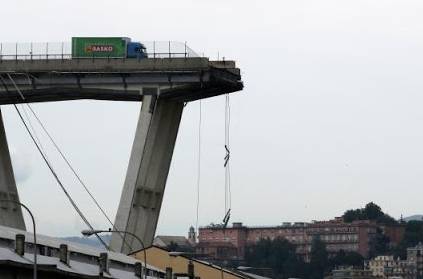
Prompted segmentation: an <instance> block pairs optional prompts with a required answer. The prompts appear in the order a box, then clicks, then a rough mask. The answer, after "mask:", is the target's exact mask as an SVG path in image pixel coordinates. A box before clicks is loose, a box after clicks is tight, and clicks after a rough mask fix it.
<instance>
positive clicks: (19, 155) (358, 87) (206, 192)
mask: <svg viewBox="0 0 423 279" xmlns="http://www.w3.org/2000/svg"><path fill="white" fill-rule="evenodd" d="M3 2H4V3H2V5H1V6H2V15H1V17H0V26H2V27H3V28H2V31H1V33H0V41H2V42H15V41H19V42H29V41H34V42H44V41H51V42H57V41H70V39H71V37H72V36H128V37H131V38H133V39H134V40H139V41H153V40H172V41H187V42H188V45H189V46H190V47H191V48H193V49H194V50H195V51H197V52H198V53H200V54H201V53H204V54H205V55H206V56H209V57H210V58H211V59H216V58H217V55H218V53H219V55H220V56H225V57H226V59H233V60H236V62H237V65H238V66H239V67H240V68H241V69H242V75H243V80H244V82H245V89H244V90H243V91H242V92H239V93H235V94H232V95H231V108H232V115H231V117H232V123H231V152H232V159H231V160H232V161H231V164H232V165H231V168H232V212H233V214H232V219H231V221H242V222H244V223H246V224H248V225H278V224H280V223H282V222H286V221H311V220H325V219H329V218H332V217H334V216H339V215H341V214H342V213H343V211H344V210H346V209H349V208H357V207H362V206H364V204H365V203H366V202H369V201H374V202H376V203H377V204H379V205H381V206H382V208H383V209H384V210H385V211H387V212H388V213H390V214H391V215H392V216H394V217H397V218H399V217H400V215H401V214H404V216H407V215H411V214H416V213H422V212H423V209H422V194H423V187H422V186H423V185H422V184H423V172H422V167H423V131H422V128H421V127H422V125H423V109H422V108H423V94H422V93H423V90H422V89H423V79H422V73H423V71H422V70H423V63H422V62H423V36H422V34H423V2H422V1H417V0H416V1H408V0H397V1H390V0H354V1H343V0H333V1H329V0H319V1H315V0H308V1H306V0H290V1H286V0H274V1H266V0H260V1H251V0H248V1H245V0H225V1H223V0H213V1H212V0H201V1H198V0H197V1H194V0H191V1H190V0H180V1H162V0H155V1H133V0H121V1H109V0H91V1H86V0H84V1H82V0H72V1H70V0H69V1H64V0H60V1H59V0H38V1H33V0H25V1H24V0H14V1H3ZM33 108H34V109H35V110H36V111H37V112H38V113H39V116H40V118H41V119H42V120H43V121H44V123H45V125H46V126H47V127H48V129H49V131H50V132H51V134H52V135H53V136H54V137H55V139H56V140H57V141H58V143H59V145H60V146H61V147H62V149H63V150H64V151H65V153H66V154H67V155H68V156H69V159H70V160H71V161H72V162H73V164H74V166H75V167H76V168H77V169H78V170H79V172H80V174H81V176H82V177H83V178H84V180H85V181H86V182H87V184H88V185H89V187H90V189H91V190H92V192H93V193H94V194H95V196H96V197H97V198H98V200H99V202H100V203H101V204H103V205H104V207H105V208H106V210H107V212H108V214H109V215H110V216H111V218H112V219H114V215H115V213H116V210H117V207H118V203H119V199H120V192H121V189H122V185H123V181H124V178H125V170H126V167H127V164H128V160H129V153H130V149H131V145H132V140H133V136H134V133H135V126H136V122H137V118H138V113H139V110H140V104H139V103H129V102H128V103H125V102H120V103H119V102H99V101H76V102H63V103H44V104H34V105H33ZM198 108H199V104H198V102H193V103H190V104H188V106H187V107H186V108H185V110H184V114H183V118H182V123H181V126H180V132H179V135H178V139H177V144H176V147H175V153H174V158H173V161H172V166H171V170H170V173H169V178H168V183H167V188H166V193H165V197H164V203H163V208H162V212H161V216H160V221H159V226H158V233H159V234H181V235H182V234H186V232H187V230H188V227H189V226H190V225H193V224H194V223H195V212H196V210H195V204H196V168H197V163H196V157H197V140H198V137H197V133H198V130H197V129H198V119H199V117H198V115H199V110H198ZM1 109H2V113H3V116H4V118H5V122H6V130H7V136H8V140H9V145H10V147H11V153H12V157H13V161H14V167H15V172H16V177H17V183H18V190H19V193H20V197H21V200H22V201H23V202H24V203H25V204H27V205H28V206H29V207H30V208H31V209H32V210H33V211H34V213H35V216H36V219H37V224H38V226H39V230H40V232H42V233H44V234H49V235H56V236H64V235H77V234H78V232H79V231H80V230H81V229H82V228H84V226H83V224H82V222H81V221H79V219H78V217H77V215H76V213H75V212H74V211H73V210H72V208H71V206H70V204H69V202H68V201H67V200H66V199H65V197H64V194H63V193H62V192H61V191H60V190H59V188H58V186H57V185H56V182H55V181H54V179H53V177H52V176H51V174H50V173H49V172H48V170H47V168H46V167H45V165H44V164H43V163H42V161H41V158H40V156H39V154H37V153H36V152H35V148H34V146H33V145H32V143H31V142H30V140H29V138H28V136H27V135H26V134H25V132H24V130H23V127H22V125H21V123H20V122H19V121H18V118H17V115H16V113H15V112H14V110H13V109H12V107H10V106H2V107H1ZM202 128H203V145H202V150H203V154H202V165H203V167H202V174H201V182H202V183H201V202H200V225H206V224H209V223H211V222H215V223H217V222H220V221H221V219H222V218H223V215H224V169H223V157H224V155H225V152H224V97H217V98H214V99H209V100H206V101H203V126H202ZM44 142H45V144H46V149H47V150H48V151H49V155H50V157H51V158H52V160H53V161H54V162H55V166H56V168H57V169H58V171H59V174H60V175H61V177H62V178H63V180H64V182H65V184H66V185H67V187H68V188H69V190H70V192H71V194H72V195H73V196H74V197H75V199H76V201H77V202H78V204H79V205H80V206H81V208H82V209H83V211H84V212H85V213H86V214H87V216H88V217H89V219H90V220H92V222H93V223H94V226H95V227H98V228H105V227H109V226H108V224H107V222H106V221H105V220H104V218H102V217H101V215H100V214H99V213H98V212H97V210H96V209H95V207H94V206H93V205H92V203H91V202H90V200H89V199H88V198H87V195H86V194H85V193H84V192H83V191H82V189H81V187H80V186H79V185H78V184H77V183H76V182H75V180H74V179H73V178H72V177H71V176H70V174H69V171H68V170H67V169H66V167H65V166H64V164H63V163H62V162H60V160H58V157H57V154H55V153H54V152H53V151H52V150H51V149H49V147H48V146H47V141H44ZM27 224H29V223H28V222H27Z"/></svg>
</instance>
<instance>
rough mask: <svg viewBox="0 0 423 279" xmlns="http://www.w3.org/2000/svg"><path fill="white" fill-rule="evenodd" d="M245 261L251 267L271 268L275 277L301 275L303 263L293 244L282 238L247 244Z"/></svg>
mask: <svg viewBox="0 0 423 279" xmlns="http://www.w3.org/2000/svg"><path fill="white" fill-rule="evenodd" d="M245 261H246V263H247V265H249V266H252V267H261V268H271V269H272V271H273V273H274V277H275V278H289V277H303V272H304V265H305V264H304V262H303V261H302V260H301V259H300V258H299V257H298V256H297V255H296V247H295V245H293V244H292V243H290V242H289V241H287V240H286V239H284V238H276V239H274V240H270V239H269V238H266V239H261V240H259V241H258V242H257V243H255V244H253V245H250V246H248V247H247V250H246V255H245Z"/></svg>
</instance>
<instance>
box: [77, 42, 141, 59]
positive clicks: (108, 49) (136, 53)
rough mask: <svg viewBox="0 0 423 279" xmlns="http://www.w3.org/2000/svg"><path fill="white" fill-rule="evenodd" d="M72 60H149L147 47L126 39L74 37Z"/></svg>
mask: <svg viewBox="0 0 423 279" xmlns="http://www.w3.org/2000/svg"><path fill="white" fill-rule="evenodd" d="M72 58H138V59H142V58H147V51H146V48H145V46H144V45H143V44H142V43H140V42H132V41H131V39H130V38H126V37H73V38H72Z"/></svg>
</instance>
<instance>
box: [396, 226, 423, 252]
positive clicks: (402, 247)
mask: <svg viewBox="0 0 423 279" xmlns="http://www.w3.org/2000/svg"><path fill="white" fill-rule="evenodd" d="M420 242H422V243H423V221H409V222H407V225H406V227H405V233H404V238H403V239H402V241H401V243H400V244H399V245H398V247H395V248H394V249H393V251H392V253H393V254H394V255H395V256H396V257H401V258H402V259H405V258H406V257H407V248H408V247H413V246H416V245H417V244H419V243H420Z"/></svg>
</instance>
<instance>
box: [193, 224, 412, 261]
mask: <svg viewBox="0 0 423 279" xmlns="http://www.w3.org/2000/svg"><path fill="white" fill-rule="evenodd" d="M378 230H379V231H381V232H382V233H384V234H386V235H387V236H388V237H389V238H390V240H391V245H392V246H396V245H397V244H398V243H399V242H400V241H401V239H402V236H403V234H404V226H402V225H393V226H387V225H384V226H383V227H381V226H380V225H378V224H377V223H376V222H373V221H369V220H360V221H353V222H351V223H346V222H344V221H343V219H342V218H335V219H334V220H330V221H314V222H312V223H303V222H296V223H283V224H282V225H280V226H271V227H246V226H243V225H242V223H233V225H232V227H229V228H223V227H221V226H218V225H210V226H207V227H202V228H200V229H199V235H198V240H199V244H198V246H197V247H198V248H197V250H196V252H197V253H203V254H204V253H207V251H211V250H210V249H208V247H227V249H228V248H229V246H231V247H233V250H236V255H237V258H238V260H243V259H244V257H245V249H246V247H247V245H249V244H254V243H256V242H257V241H259V240H260V239H265V238H269V239H275V238H278V237H280V238H285V239H287V240H288V241H290V242H291V243H293V244H295V245H296V246H297V253H298V254H299V255H302V256H303V257H304V259H305V260H306V261H308V260H309V255H310V252H311V243H312V241H313V239H314V238H316V237H319V238H320V239H321V240H322V241H323V242H324V243H325V244H326V249H327V250H328V252H329V254H332V255H333V254H335V253H337V252H338V251H340V250H344V251H351V252H357V253H359V254H361V255H362V256H363V257H367V256H368V255H369V251H370V248H371V242H372V240H373V239H374V237H375V235H376V233H377V231H378ZM391 237H392V238H391ZM215 255H216V253H211V254H210V257H211V258H212V257H215Z"/></svg>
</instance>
